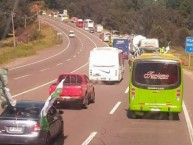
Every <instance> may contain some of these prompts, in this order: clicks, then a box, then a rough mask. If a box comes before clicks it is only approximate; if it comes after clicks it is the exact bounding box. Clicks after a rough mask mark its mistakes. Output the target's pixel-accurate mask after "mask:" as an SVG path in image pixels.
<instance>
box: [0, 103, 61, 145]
mask: <svg viewBox="0 0 193 145" xmlns="http://www.w3.org/2000/svg"><path fill="white" fill-rule="evenodd" d="M44 103H45V102H35V101H18V102H17V104H16V106H14V107H10V106H6V107H5V109H4V111H3V112H2V113H1V115H0V144H3V145H5V144H30V145H48V144H49V142H50V141H51V140H52V139H53V138H54V137H56V136H57V135H63V128H64V127H63V118H62V116H61V114H62V113H63V111H61V110H57V109H56V108H54V106H51V108H50V109H49V111H48V114H47V116H46V118H47V120H48V123H49V128H48V130H42V129H41V127H40V112H41V109H42V107H43V106H44Z"/></svg>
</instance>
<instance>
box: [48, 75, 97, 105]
mask: <svg viewBox="0 0 193 145" xmlns="http://www.w3.org/2000/svg"><path fill="white" fill-rule="evenodd" d="M63 79H64V84H63V90H62V92H61V94H60V96H59V97H58V98H56V102H55V103H57V104H58V103H67V102H77V103H78V104H80V105H81V106H83V107H84V108H87V107H88V105H89V104H90V103H94V102H95V89H94V85H93V84H92V83H91V81H90V80H89V78H88V76H87V75H85V74H74V73H64V74H61V75H59V77H58V79H57V81H56V82H55V83H54V84H52V85H50V88H49V94H51V93H52V92H54V91H55V89H56V87H57V85H58V84H59V83H60V82H61V81H62V80H63Z"/></svg>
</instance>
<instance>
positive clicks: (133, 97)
mask: <svg viewBox="0 0 193 145" xmlns="http://www.w3.org/2000/svg"><path fill="white" fill-rule="evenodd" d="M131 98H132V99H135V88H132V89H131Z"/></svg>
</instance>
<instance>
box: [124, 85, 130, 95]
mask: <svg viewBox="0 0 193 145" xmlns="http://www.w3.org/2000/svg"><path fill="white" fill-rule="evenodd" d="M128 92H129V86H128V87H127V89H126V90H125V94H127V93H128Z"/></svg>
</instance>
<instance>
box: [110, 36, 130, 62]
mask: <svg viewBox="0 0 193 145" xmlns="http://www.w3.org/2000/svg"><path fill="white" fill-rule="evenodd" d="M112 47H115V48H118V49H120V50H122V57H123V59H128V52H129V40H128V38H114V39H113V45H112Z"/></svg>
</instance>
